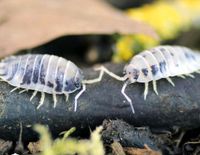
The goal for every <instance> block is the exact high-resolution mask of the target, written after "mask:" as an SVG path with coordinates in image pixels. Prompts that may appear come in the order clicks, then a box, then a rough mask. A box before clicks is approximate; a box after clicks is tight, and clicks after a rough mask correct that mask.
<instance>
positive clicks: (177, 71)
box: [93, 45, 200, 113]
mask: <svg viewBox="0 0 200 155" xmlns="http://www.w3.org/2000/svg"><path fill="white" fill-rule="evenodd" d="M96 70H100V76H99V78H98V79H96V80H94V81H93V82H97V81H101V79H102V76H103V74H104V72H106V73H107V74H109V75H110V76H112V77H113V78H115V79H117V80H120V81H126V82H125V83H124V85H123V87H122V89H121V93H122V94H123V95H124V97H125V98H126V99H127V101H128V102H129V103H130V106H131V110H132V112H133V113H135V111H134V108H133V105H132V100H131V99H130V98H129V97H128V96H127V95H126V94H125V88H126V87H127V85H128V84H131V83H135V82H139V83H144V84H145V89H144V99H145V100H146V96H147V94H148V84H149V82H151V81H152V83H153V90H154V92H155V93H156V94H157V95H158V91H157V86H156V80H159V79H162V78H166V79H167V80H168V81H169V82H170V83H171V84H172V85H173V86H175V85H174V83H173V82H172V80H171V79H170V77H173V76H179V77H182V78H185V76H190V77H193V78H194V76H193V75H192V74H191V73H193V72H197V73H199V72H200V53H198V52H195V51H193V50H191V49H189V48H186V47H181V46H167V45H166V46H164V45H163V46H158V47H155V48H152V49H150V50H145V51H143V52H141V53H139V54H138V55H135V56H134V57H133V58H132V59H131V61H130V63H129V64H128V65H126V66H125V67H124V73H125V75H124V76H123V77H119V76H117V75H115V74H114V73H112V72H110V71H109V70H108V69H106V68H105V67H103V66H101V67H99V68H96ZM184 75H185V76H184Z"/></svg>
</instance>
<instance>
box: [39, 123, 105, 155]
mask: <svg viewBox="0 0 200 155" xmlns="http://www.w3.org/2000/svg"><path fill="white" fill-rule="evenodd" d="M35 130H36V131H37V132H38V133H39V134H40V145H41V150H42V152H41V155H62V154H68V155H73V154H76V153H77V154H79V155H91V154H95V155H104V147H103V143H102V141H101V136H100V134H99V133H100V132H101V130H102V127H98V128H96V130H95V131H94V132H92V133H91V138H90V139H89V140H86V139H85V140H77V139H75V138H70V137H69V135H70V134H71V133H72V132H74V131H75V128H71V129H70V130H68V131H66V132H62V133H61V134H62V135H63V137H62V138H57V139H55V140H52V138H51V135H50V133H49V130H48V128H47V127H45V126H42V125H36V126H35Z"/></svg>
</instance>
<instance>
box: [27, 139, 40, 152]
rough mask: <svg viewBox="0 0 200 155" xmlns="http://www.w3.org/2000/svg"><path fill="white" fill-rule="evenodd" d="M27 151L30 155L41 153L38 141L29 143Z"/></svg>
mask: <svg viewBox="0 0 200 155" xmlns="http://www.w3.org/2000/svg"><path fill="white" fill-rule="evenodd" d="M28 149H29V151H30V153H32V154H35V153H38V152H41V151H42V149H41V146H40V142H39V141H37V142H30V143H29V144H28Z"/></svg>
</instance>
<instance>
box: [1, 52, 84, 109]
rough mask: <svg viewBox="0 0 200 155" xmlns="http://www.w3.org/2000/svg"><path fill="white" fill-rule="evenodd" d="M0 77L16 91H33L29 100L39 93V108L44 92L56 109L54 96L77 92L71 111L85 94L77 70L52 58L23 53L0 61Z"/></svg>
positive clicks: (65, 61)
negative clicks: (52, 101) (51, 97)
mask: <svg viewBox="0 0 200 155" xmlns="http://www.w3.org/2000/svg"><path fill="white" fill-rule="evenodd" d="M0 78H1V79H3V80H4V81H6V82H8V83H9V84H10V85H12V86H15V87H16V88H15V89H13V90H12V91H14V90H16V89H18V88H23V89H25V90H34V93H33V95H32V97H31V98H30V100H32V99H33V97H34V96H35V95H36V93H37V92H41V94H42V96H41V99H40V104H39V105H38V106H37V108H39V107H40V106H41V105H42V104H43V102H44V99H45V93H48V94H52V95H53V100H54V107H56V102H57V99H56V94H65V95H66V99H68V94H70V93H73V92H74V91H76V90H78V89H81V87H82V90H81V91H80V92H79V93H78V94H77V96H76V97H75V111H76V107H77V99H78V98H79V96H80V95H81V94H82V93H83V92H84V91H85V89H86V87H85V85H84V84H83V85H82V80H83V75H82V72H81V70H80V69H79V68H78V67H77V66H76V65H75V64H74V63H72V62H71V61H69V60H66V59H64V58H62V57H58V56H54V55H47V54H45V55H42V54H26V55H21V56H11V57H8V58H5V59H3V60H2V61H1V62H0Z"/></svg>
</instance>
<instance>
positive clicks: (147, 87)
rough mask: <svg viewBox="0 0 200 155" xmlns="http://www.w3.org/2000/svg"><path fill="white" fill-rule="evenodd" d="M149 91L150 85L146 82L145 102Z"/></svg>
mask: <svg viewBox="0 0 200 155" xmlns="http://www.w3.org/2000/svg"><path fill="white" fill-rule="evenodd" d="M148 90H149V83H148V82H146V83H144V100H146V98H147V94H148Z"/></svg>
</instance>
